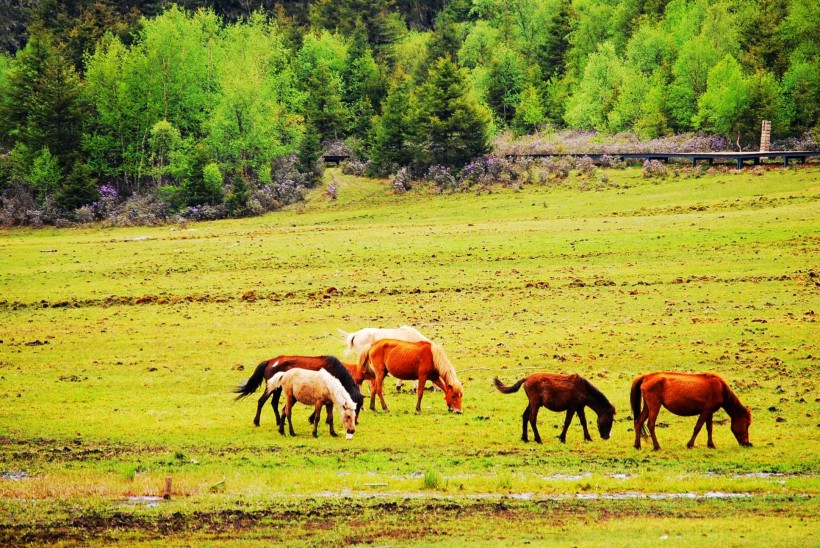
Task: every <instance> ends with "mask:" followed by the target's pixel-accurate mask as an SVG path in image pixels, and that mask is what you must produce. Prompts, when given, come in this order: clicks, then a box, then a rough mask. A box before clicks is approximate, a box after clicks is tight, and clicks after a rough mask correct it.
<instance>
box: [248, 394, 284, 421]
mask: <svg viewBox="0 0 820 548" xmlns="http://www.w3.org/2000/svg"><path fill="white" fill-rule="evenodd" d="M268 398H270V394H268V393H265V392H263V393H262V396H261V397H260V398H259V401H258V402H257V403H256V416H255V417H254V418H253V425H254V426H259V418H260V417H261V416H262V408H263V407H265V402H266V401H268ZM273 411H274V412H275V413H276V424H279V412H278V411H277V410H276V407H274V408H273Z"/></svg>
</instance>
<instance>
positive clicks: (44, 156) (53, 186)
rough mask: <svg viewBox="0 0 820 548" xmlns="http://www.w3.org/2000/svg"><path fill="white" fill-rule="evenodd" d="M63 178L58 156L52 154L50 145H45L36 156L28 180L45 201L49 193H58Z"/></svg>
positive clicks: (39, 196)
mask: <svg viewBox="0 0 820 548" xmlns="http://www.w3.org/2000/svg"><path fill="white" fill-rule="evenodd" d="M62 178H63V173H62V171H61V170H60V166H59V164H58V162H57V158H56V157H54V156H52V155H51V152H50V151H49V150H48V147H43V148H42V149H41V150H40V152H39V154H37V156H35V157H34V161H33V162H32V165H31V169H30V170H29V175H28V182H29V184H30V185H31V188H33V189H34V192H36V193H37V197H38V198H39V200H40V201H43V200H44V199H45V198H46V197H47V196H48V195H50V194H54V193H56V192H57V189H58V188H59V187H60V182H61V181H62Z"/></svg>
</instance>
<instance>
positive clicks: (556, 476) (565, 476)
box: [541, 472, 592, 481]
mask: <svg viewBox="0 0 820 548" xmlns="http://www.w3.org/2000/svg"><path fill="white" fill-rule="evenodd" d="M591 477H592V472H584V473H583V474H553V475H551V476H541V479H544V480H565V481H575V480H582V479H586V478H591Z"/></svg>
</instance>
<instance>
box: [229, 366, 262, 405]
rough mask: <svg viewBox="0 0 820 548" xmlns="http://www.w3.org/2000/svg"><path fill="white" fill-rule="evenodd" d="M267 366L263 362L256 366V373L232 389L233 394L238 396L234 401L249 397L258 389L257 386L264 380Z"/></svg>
mask: <svg viewBox="0 0 820 548" xmlns="http://www.w3.org/2000/svg"><path fill="white" fill-rule="evenodd" d="M267 366H268V362H267V361H264V362H262V363H260V364H259V365H257V366H256V371H254V372H253V375H251V378H249V379H248V380H246V381H245V382H243V383H242V384H240V385H239V386H237V387H236V388H235V389H234V393H235V394H239V395H238V396H237V397H236V398H235V399H236V401H239V400H241V399H242V398H244V397H246V396H250V395H251V394H253V393H254V392H256V389H257V388H259V385H260V384H262V381H263V380H264V378H265V368H266V367H267Z"/></svg>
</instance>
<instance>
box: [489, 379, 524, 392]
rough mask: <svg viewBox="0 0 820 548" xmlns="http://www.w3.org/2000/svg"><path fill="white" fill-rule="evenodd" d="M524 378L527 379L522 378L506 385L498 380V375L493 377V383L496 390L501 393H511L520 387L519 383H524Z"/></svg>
mask: <svg viewBox="0 0 820 548" xmlns="http://www.w3.org/2000/svg"><path fill="white" fill-rule="evenodd" d="M525 380H527V379H526V378H524V379H521V380H520V381H518V382H517V383H515V384H514V385H512V386H506V385H504V383H503V382H501V381H500V380H499V378H498V377H496V378H495V379H493V384H495V387H496V388H498V391H499V392H501V393H502V394H512V393H513V392H518V389H519V388H521V385H522V384H524V381H525Z"/></svg>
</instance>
